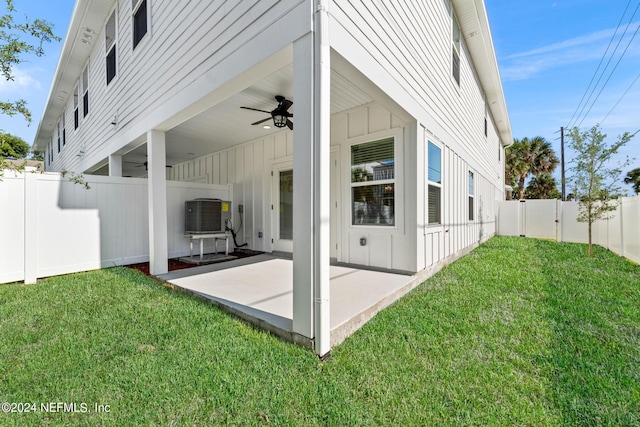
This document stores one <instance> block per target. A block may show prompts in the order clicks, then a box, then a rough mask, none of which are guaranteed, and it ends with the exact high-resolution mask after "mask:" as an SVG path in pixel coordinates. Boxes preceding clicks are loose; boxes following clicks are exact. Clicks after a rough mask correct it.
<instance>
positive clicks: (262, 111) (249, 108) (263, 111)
mask: <svg viewBox="0 0 640 427" xmlns="http://www.w3.org/2000/svg"><path fill="white" fill-rule="evenodd" d="M240 108H243V109H245V110H252V111H260V112H261V113H267V114H271V111H265V110H258V109H257V108H251V107H240Z"/></svg>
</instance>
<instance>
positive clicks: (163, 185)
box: [147, 130, 169, 275]
mask: <svg viewBox="0 0 640 427" xmlns="http://www.w3.org/2000/svg"><path fill="white" fill-rule="evenodd" d="M147 162H148V163H147V167H148V173H149V176H148V187H149V189H148V191H149V264H150V265H149V272H150V273H151V274H154V275H158V274H165V273H167V272H168V271H169V246H168V243H167V241H168V239H167V176H166V171H165V168H166V162H167V160H166V141H165V134H164V132H162V131H159V130H150V131H148V132H147Z"/></svg>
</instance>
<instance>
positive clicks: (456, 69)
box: [451, 11, 460, 86]
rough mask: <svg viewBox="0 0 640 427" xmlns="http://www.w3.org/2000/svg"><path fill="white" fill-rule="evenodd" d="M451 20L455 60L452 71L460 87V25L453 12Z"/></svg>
mask: <svg viewBox="0 0 640 427" xmlns="http://www.w3.org/2000/svg"><path fill="white" fill-rule="evenodd" d="M451 20H452V21H453V25H452V28H453V30H452V45H453V47H452V49H453V58H452V71H453V78H454V79H455V80H456V83H457V84H458V86H460V26H459V25H458V20H457V19H456V16H455V14H454V13H453V11H452V12H451Z"/></svg>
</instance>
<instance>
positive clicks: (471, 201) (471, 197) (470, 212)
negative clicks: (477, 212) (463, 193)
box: [469, 171, 474, 221]
mask: <svg viewBox="0 0 640 427" xmlns="http://www.w3.org/2000/svg"><path fill="white" fill-rule="evenodd" d="M473 188H474V186H473V172H471V171H469V221H473V212H474V211H473V200H474V191H473Z"/></svg>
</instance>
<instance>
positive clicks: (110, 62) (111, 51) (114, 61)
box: [105, 8, 118, 86]
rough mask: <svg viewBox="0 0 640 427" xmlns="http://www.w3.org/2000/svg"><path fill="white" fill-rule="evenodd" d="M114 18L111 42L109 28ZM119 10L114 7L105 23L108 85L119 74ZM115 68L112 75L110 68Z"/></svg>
mask: <svg viewBox="0 0 640 427" xmlns="http://www.w3.org/2000/svg"><path fill="white" fill-rule="evenodd" d="M111 18H113V40H111V43H109V39H108V37H107V35H108V32H109V31H108V29H109V23H110V21H111ZM117 46H118V12H117V9H115V8H114V9H113V11H112V12H111V14H110V15H109V17H108V18H107V22H106V23H105V67H106V78H107V86H109V84H110V83H111V82H112V81H113V79H115V78H116V77H117V76H118V48H117ZM111 69H112V70H113V74H112V75H110V73H109V70H111Z"/></svg>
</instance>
